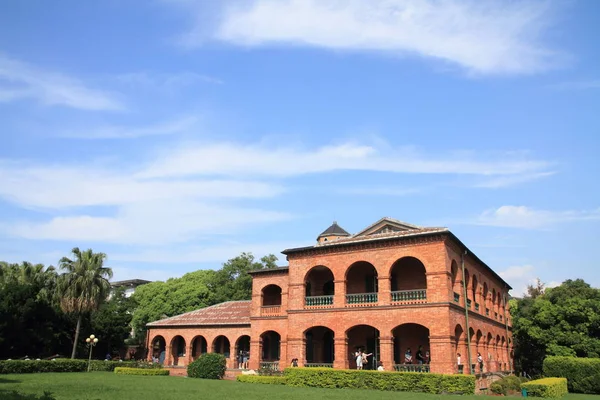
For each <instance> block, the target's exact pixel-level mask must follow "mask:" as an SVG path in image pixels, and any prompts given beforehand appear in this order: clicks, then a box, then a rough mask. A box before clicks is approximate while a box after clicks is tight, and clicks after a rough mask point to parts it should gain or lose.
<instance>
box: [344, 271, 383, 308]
mask: <svg viewBox="0 0 600 400" xmlns="http://www.w3.org/2000/svg"><path fill="white" fill-rule="evenodd" d="M378 289H379V284H378V281H377V270H376V269H375V267H374V266H373V264H371V263H368V262H366V261H358V262H355V263H354V264H352V265H351V266H350V267H349V268H348V271H347V272H346V304H349V305H361V304H369V303H371V304H372V303H377V292H378Z"/></svg>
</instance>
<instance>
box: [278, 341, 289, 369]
mask: <svg viewBox="0 0 600 400" xmlns="http://www.w3.org/2000/svg"><path fill="white" fill-rule="evenodd" d="M291 361H292V360H291V359H290V360H288V355H287V341H286V340H284V339H283V338H281V340H280V342H279V369H280V370H281V371H283V369H284V368H286V367H287V366H288V365H290V363H291Z"/></svg>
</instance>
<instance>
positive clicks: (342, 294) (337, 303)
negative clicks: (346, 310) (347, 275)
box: [333, 280, 346, 308]
mask: <svg viewBox="0 0 600 400" xmlns="http://www.w3.org/2000/svg"><path fill="white" fill-rule="evenodd" d="M333 285H334V291H335V294H334V295H333V307H335V308H343V307H345V306H346V281H345V280H341V281H333Z"/></svg>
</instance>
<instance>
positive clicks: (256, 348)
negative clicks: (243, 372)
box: [248, 339, 262, 371]
mask: <svg viewBox="0 0 600 400" xmlns="http://www.w3.org/2000/svg"><path fill="white" fill-rule="evenodd" d="M261 353H262V340H260V339H259V340H251V341H250V360H249V361H248V368H250V369H253V370H255V371H257V370H258V368H259V366H260V355H261Z"/></svg>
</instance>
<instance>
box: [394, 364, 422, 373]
mask: <svg viewBox="0 0 600 400" xmlns="http://www.w3.org/2000/svg"><path fill="white" fill-rule="evenodd" d="M394 371H398V372H430V370H429V365H428V364H394Z"/></svg>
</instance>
